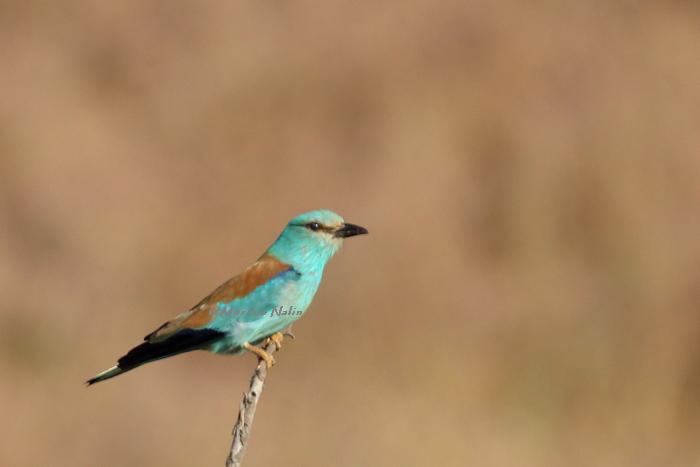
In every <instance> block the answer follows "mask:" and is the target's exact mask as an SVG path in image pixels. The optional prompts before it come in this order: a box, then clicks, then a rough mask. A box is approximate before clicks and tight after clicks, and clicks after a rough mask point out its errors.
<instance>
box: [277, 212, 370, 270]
mask: <svg viewBox="0 0 700 467" xmlns="http://www.w3.org/2000/svg"><path fill="white" fill-rule="evenodd" d="M366 233H368V232H367V229H365V228H364V227H360V226H359V225H355V224H349V223H347V222H345V221H344V220H343V218H342V217H340V216H339V215H338V214H336V213H334V212H333V211H329V210H327V209H319V210H318V211H309V212H305V213H304V214H301V215H299V216H297V217H295V218H294V219H292V220H291V221H289V223H288V224H287V226H286V227H285V229H284V230H283V231H282V233H281V234H280V236H279V238H277V240H276V241H275V243H274V244H273V245H272V246H271V247H270V248H269V250H268V252H269V253H271V254H273V255H274V256H276V257H277V258H278V259H280V260H281V261H283V262H285V263H287V264H291V265H292V266H294V268H295V269H298V270H300V272H304V270H307V271H311V270H317V269H320V270H323V266H324V265H325V264H326V262H327V261H328V260H329V259H331V257H332V256H333V255H334V254H335V252H336V251H338V249H340V247H341V246H342V244H343V240H344V239H346V238H348V237H353V236H355V235H362V234H366Z"/></svg>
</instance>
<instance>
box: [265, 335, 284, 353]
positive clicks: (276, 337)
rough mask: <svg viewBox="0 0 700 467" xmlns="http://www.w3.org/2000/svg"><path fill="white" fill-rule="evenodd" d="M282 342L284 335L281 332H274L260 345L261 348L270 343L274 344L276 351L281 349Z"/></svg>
mask: <svg viewBox="0 0 700 467" xmlns="http://www.w3.org/2000/svg"><path fill="white" fill-rule="evenodd" d="M283 340H284V334H282V333H281V332H276V333H274V334H273V335H271V336H269V337H268V338H267V339H265V343H264V344H263V345H262V346H263V348H265V347H267V346H268V344H269V343H270V342H274V343H275V345H276V346H277V350H279V349H281V348H282V341H283Z"/></svg>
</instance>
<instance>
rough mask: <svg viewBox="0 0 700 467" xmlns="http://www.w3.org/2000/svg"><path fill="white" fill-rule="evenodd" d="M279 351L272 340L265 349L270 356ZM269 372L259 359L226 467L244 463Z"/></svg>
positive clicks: (239, 411)
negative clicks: (256, 411)
mask: <svg viewBox="0 0 700 467" xmlns="http://www.w3.org/2000/svg"><path fill="white" fill-rule="evenodd" d="M277 350H278V348H277V344H275V342H274V341H272V340H270V341H269V342H268V343H267V346H266V347H265V351H266V352H267V353H269V354H270V355H272V354H273V353H275V351H277ZM267 370H268V368H267V364H266V363H265V361H264V360H263V359H262V358H258V366H257V367H256V368H255V372H254V373H253V377H252V378H251V379H250V387H249V388H248V391H247V392H245V393H244V394H243V400H242V401H241V405H240V408H239V410H238V419H237V420H236V424H235V425H234V426H233V441H232V442H231V451H230V452H229V454H228V458H227V459H226V467H240V466H241V463H242V462H243V456H244V455H245V450H246V446H247V444H248V439H250V431H251V428H252V427H253V417H255V409H256V408H257V406H258V400H259V399H260V395H261V394H262V391H263V386H264V384H265V378H266V377H267Z"/></svg>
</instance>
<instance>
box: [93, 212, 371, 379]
mask: <svg viewBox="0 0 700 467" xmlns="http://www.w3.org/2000/svg"><path fill="white" fill-rule="evenodd" d="M366 233H368V232H367V229H365V228H364V227H360V226H358V225H354V224H349V223H347V222H345V221H344V220H343V218H342V217H340V216H339V215H338V214H336V213H334V212H332V211H328V210H325V209H322V210H318V211H311V212H307V213H304V214H301V215H299V216H297V217H295V218H294V219H292V220H291V221H290V222H289V223H288V224H287V226H286V227H285V228H284V230H283V231H282V233H281V234H280V236H279V237H278V238H277V240H275V242H274V243H273V244H272V246H270V247H269V248H268V249H267V250H266V251H265V253H263V255H262V256H260V258H258V260H257V261H255V262H254V263H253V264H251V265H250V266H248V267H247V268H246V269H245V270H244V271H243V272H241V273H240V274H239V275H237V276H235V277H233V278H231V279H229V280H228V281H226V282H224V283H223V284H222V285H220V286H219V287H217V288H216V289H215V290H214V291H213V292H212V293H211V294H209V295H208V296H207V297H206V298H204V299H203V300H202V301H200V302H199V303H197V304H196V305H195V306H194V307H192V308H191V309H190V310H189V311H186V312H184V313H181V314H179V315H178V316H176V317H175V318H174V319H172V320H170V321H167V322H166V323H165V324H163V325H162V326H160V327H159V328H158V329H156V330H155V331H153V332H152V333H150V334H148V335H147V336H146V337H145V338H144V341H145V342H143V343H142V344H140V345H138V346H136V347H134V348H133V349H131V350H130V351H129V352H128V353H127V354H126V355H124V356H123V357H122V358H120V359H119V360H118V361H117V364H116V365H115V366H113V367H112V368H110V369H108V370H105V371H103V372H102V373H100V374H98V375H97V376H95V377H94V378H92V379H90V380H89V381H88V382H87V383H88V385H91V384H94V383H98V382H100V381H104V380H106V379H109V378H113V377H115V376H118V375H120V374H122V373H125V372H127V371H129V370H133V369H134V368H136V367H139V366H141V365H143V364H145V363H149V362H152V361H155V360H160V359H163V358H167V357H171V356H173V355H178V354H181V353H184V352H189V351H191V350H208V351H210V352H214V353H217V354H240V353H243V352H245V351H249V352H252V353H254V354H256V355H257V356H259V357H260V358H262V359H264V360H265V362H266V363H267V366H268V367H270V366H272V365H273V364H274V359H273V358H272V355H270V354H269V353H267V352H265V350H264V349H263V348H261V347H258V345H257V344H260V343H262V342H264V341H266V339H271V340H273V341H274V342H275V343H276V344H277V346H278V347H279V346H280V344H281V341H282V333H281V331H283V330H284V329H287V328H288V327H289V326H290V325H291V324H292V323H293V322H294V321H296V320H297V319H299V318H300V317H301V316H302V315H303V314H304V313H305V312H306V310H307V309H308V307H309V305H310V304H311V301H312V300H313V298H314V295H315V294H316V291H317V290H318V286H319V284H320V283H321V278H322V276H323V270H324V268H325V266H326V263H327V262H328V260H330V259H331V257H333V255H334V254H335V253H336V252H337V251H338V249H339V248H340V247H341V246H342V244H343V240H344V239H346V238H348V237H352V236H355V235H361V234H366ZM263 347H264V346H263Z"/></svg>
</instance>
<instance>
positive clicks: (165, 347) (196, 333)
mask: <svg viewBox="0 0 700 467" xmlns="http://www.w3.org/2000/svg"><path fill="white" fill-rule="evenodd" d="M224 336H225V334H224V333H223V332H219V331H215V330H213V329H183V330H181V331H179V332H177V333H175V334H173V335H172V336H170V337H168V338H167V339H165V340H163V341H160V342H148V341H146V342H144V343H143V344H141V345H137V346H136V347H134V348H133V349H131V350H130V351H129V352H128V353H127V354H126V355H124V356H123V357H122V358H120V359H119V360H118V362H117V364H116V365H115V366H113V367H112V368H109V369H108V370H105V371H103V372H102V373H100V374H98V375H97V376H95V377H94V378H90V379H89V380H87V382H86V383H87V385H88V386H91V385H93V384H95V383H99V382H100V381H104V380H106V379H110V378H114V377H115V376H119V375H121V374H122V373H126V372H127V371H129V370H133V369H134V368H136V367H139V366H141V365H143V364H145V363H149V362H153V361H155V360H160V359H163V358H166V357H171V356H173V355H177V354H181V353H184V352H189V351H190V350H197V349H201V348H204V347H206V346H207V345H208V344H211V343H212V342H214V341H216V340H218V339H220V338H222V337H224ZM146 337H147V338H148V337H150V336H146Z"/></svg>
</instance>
